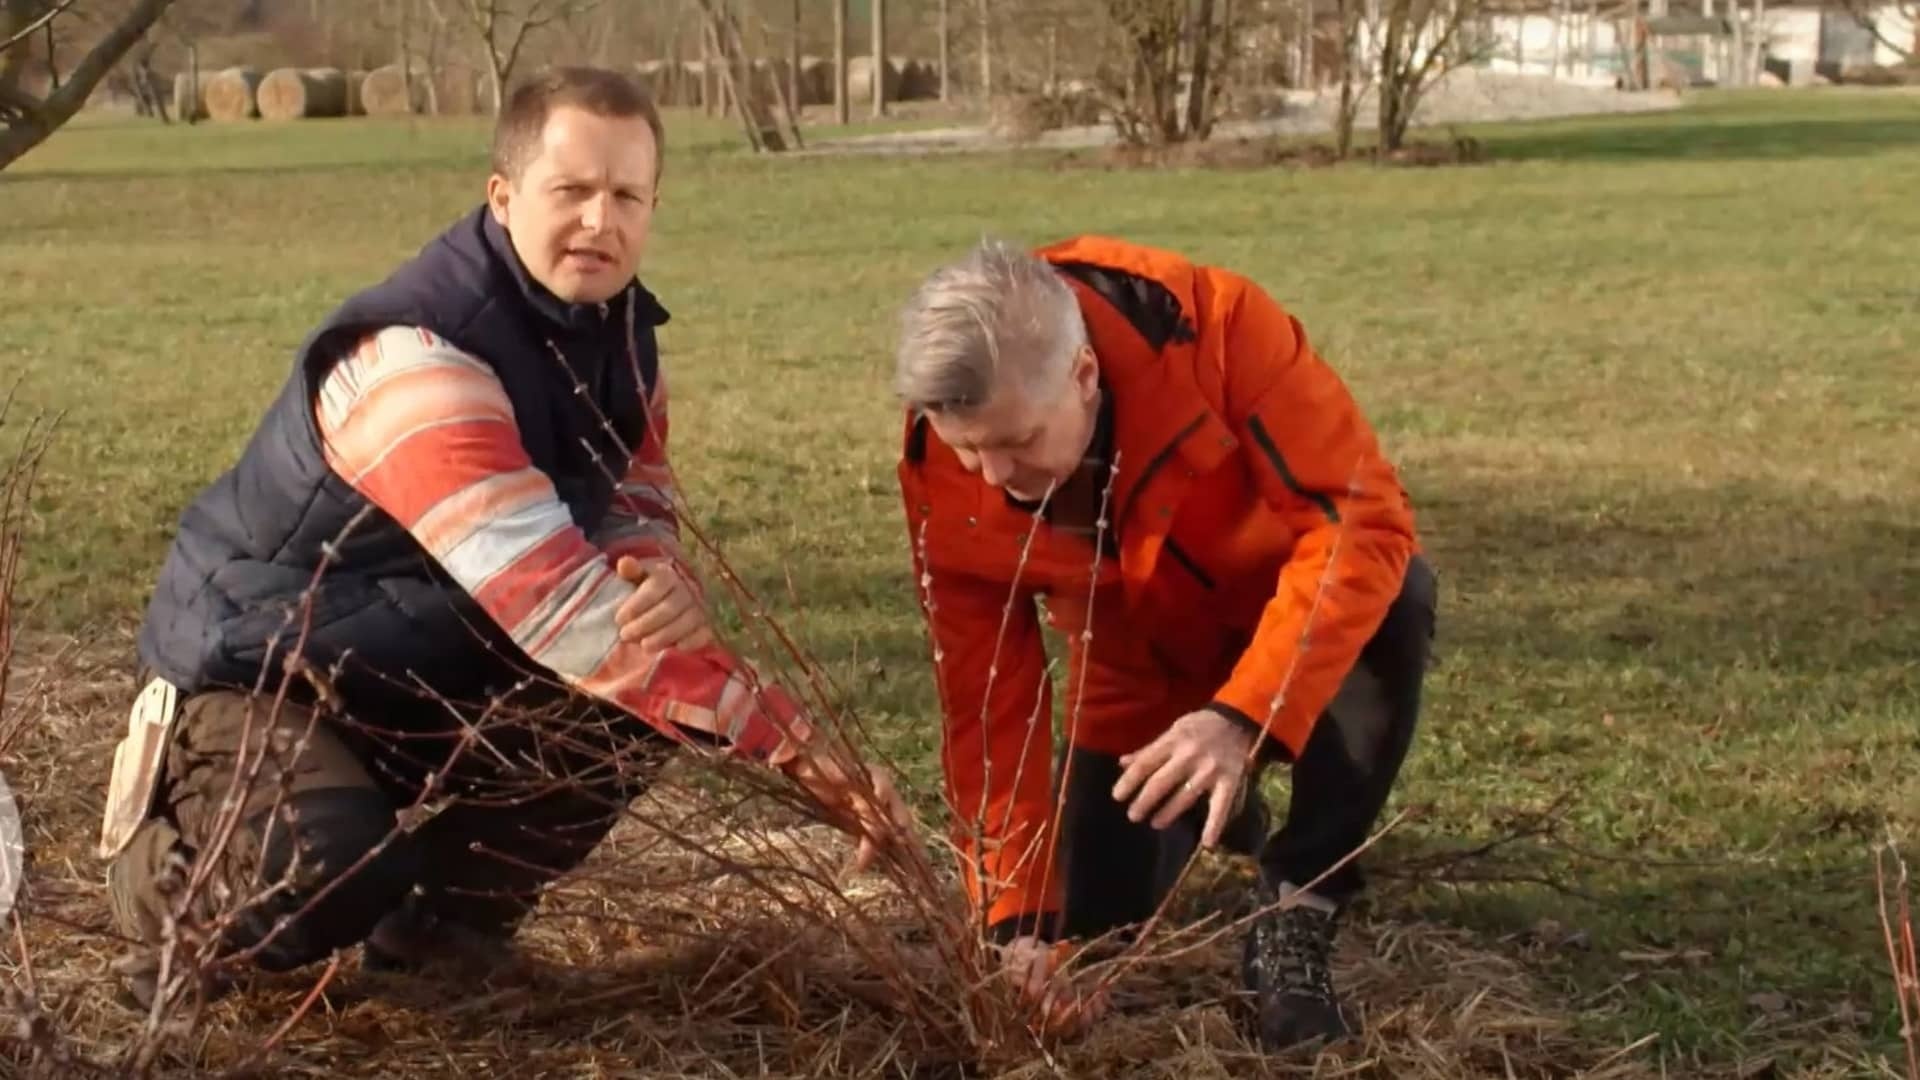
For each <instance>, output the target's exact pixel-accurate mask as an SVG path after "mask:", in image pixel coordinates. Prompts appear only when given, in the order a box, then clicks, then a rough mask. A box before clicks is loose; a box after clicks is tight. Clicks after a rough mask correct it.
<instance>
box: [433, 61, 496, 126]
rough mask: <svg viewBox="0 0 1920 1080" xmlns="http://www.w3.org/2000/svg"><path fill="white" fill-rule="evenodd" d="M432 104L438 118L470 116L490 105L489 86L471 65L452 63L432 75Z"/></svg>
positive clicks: (491, 94)
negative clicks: (439, 116)
mask: <svg viewBox="0 0 1920 1080" xmlns="http://www.w3.org/2000/svg"><path fill="white" fill-rule="evenodd" d="M432 83H433V104H434V106H435V111H436V112H438V114H439V115H441V116H473V115H474V114H476V113H482V112H489V111H491V110H492V106H493V86H492V83H491V81H490V80H489V78H488V77H487V75H486V74H485V73H484V72H482V71H481V70H480V69H479V68H477V67H474V66H473V65H471V64H461V63H452V64H447V65H445V66H443V67H441V68H440V69H439V70H438V71H435V72H434V73H433V79H432Z"/></svg>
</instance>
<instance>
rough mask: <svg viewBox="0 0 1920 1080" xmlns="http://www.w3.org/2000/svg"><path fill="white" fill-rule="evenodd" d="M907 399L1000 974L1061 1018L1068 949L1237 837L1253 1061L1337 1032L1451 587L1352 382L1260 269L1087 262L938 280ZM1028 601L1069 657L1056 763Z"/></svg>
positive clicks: (911, 503)
mask: <svg viewBox="0 0 1920 1080" xmlns="http://www.w3.org/2000/svg"><path fill="white" fill-rule="evenodd" d="M895 388H896V391H897V393H898V394H899V396H900V398H901V399H902V401H903V402H904V403H905V405H906V406H907V420H906V433H905V447H904V453H903V455H902V460H901V462H900V468H899V478H900V482H901V487H902V495H903V497H904V500H905V504H906V506H905V509H906V517H907V527H908V533H909V540H910V543H911V545H912V550H913V562H914V567H915V572H916V578H917V581H918V587H919V590H920V600H921V605H922V609H923V611H924V613H925V615H926V617H927V620H928V628H929V633H930V636H931V639H932V641H931V646H932V653H933V661H934V667H935V675H936V679H937V683H938V688H939V695H940V702H941V708H942V712H943V716H944V722H943V728H942V730H943V739H942V759H943V766H944V769H945V775H946V781H947V790H946V795H947V798H948V799H949V801H950V806H951V809H952V812H953V816H954V833H955V838H956V840H957V842H958V844H959V846H960V849H961V851H962V852H963V854H964V857H965V863H966V871H967V872H966V874H965V879H966V883H967V886H968V888H969V890H970V893H971V895H972V897H973V899H974V901H975V902H976V903H977V904H978V905H980V906H981V907H983V908H984V909H985V915H986V919H987V922H988V924H989V926H990V927H991V928H992V932H993V933H994V935H995V936H996V937H997V939H998V940H999V941H1000V942H1001V943H1002V944H1004V945H1005V946H1006V950H1005V956H1006V958H1007V963H1008V965H1009V974H1010V975H1011V976H1012V977H1014V978H1016V979H1018V980H1019V981H1020V982H1021V983H1022V984H1023V985H1024V986H1025V987H1026V988H1027V989H1028V990H1029V992H1031V993H1033V994H1034V995H1035V996H1036V997H1039V996H1041V995H1043V994H1050V993H1053V990H1052V989H1051V988H1050V986H1049V970H1048V960H1047V957H1048V956H1049V955H1050V954H1051V953H1052V951H1053V949H1052V948H1051V946H1052V944H1053V943H1057V942H1061V941H1069V940H1085V939H1090V938H1095V937H1099V936H1102V935H1106V934H1109V933H1113V934H1114V935H1115V936H1116V937H1124V936H1125V935H1126V934H1127V933H1128V932H1129V930H1132V929H1137V927H1138V926H1139V924H1140V923H1141V922H1142V921H1144V920H1145V919H1147V918H1148V917H1149V916H1151V915H1152V914H1153V913H1154V911H1155V910H1156V909H1157V908H1158V907H1159V906H1160V905H1161V903H1162V902H1163V901H1164V900H1165V899H1166V897H1167V894H1168V892H1169V891H1170V889H1171V887H1172V885H1173V884H1174V882H1175V880H1176V879H1177V877H1178V875H1179V874H1180V871H1181V868H1182V867H1183V865H1184V864H1185V863H1186V862H1187V861H1188V860H1189V859H1190V858H1191V857H1192V856H1193V854H1194V853H1195V850H1196V848H1197V847H1199V846H1201V845H1205V846H1207V847H1210V848H1211V847H1215V846H1218V845H1220V844H1222V842H1223V841H1224V843H1225V845H1226V846H1227V847H1228V848H1229V849H1230V850H1234V851H1237V852H1240V853H1243V854H1247V855H1257V857H1258V860H1259V866H1260V874H1259V878H1258V884H1257V885H1256V895H1255V899H1256V900H1257V901H1258V902H1259V904H1260V907H1261V909H1262V910H1263V911H1264V912H1265V913H1264V914H1263V915H1261V916H1260V917H1259V918H1257V919H1255V920H1254V921H1253V924H1252V930H1251V931H1250V933H1249V934H1248V936H1247V939H1246V942H1245V947H1244V953H1243V958H1244V962H1243V965H1242V975H1243V978H1244V979H1245V981H1246V983H1247V986H1248V989H1249V990H1250V991H1252V992H1253V994H1254V996H1255V999H1256V1001H1257V1006H1258V1013H1259V1028H1260V1033H1261V1037H1262V1040H1263V1041H1264V1042H1265V1043H1266V1044H1267V1045H1268V1046H1271V1047H1275V1048H1278V1047H1283V1046H1289V1045H1293V1044H1297V1043H1302V1042H1306V1041H1308V1040H1312V1039H1316V1038H1332V1037H1337V1036H1340V1035H1342V1034H1345V1033H1347V1032H1348V1031H1349V1030H1350V1027H1349V1024H1348V1022H1347V1020H1346V1018H1345V1017H1344V1016H1343V1015H1342V1011H1341V1009H1340V1004H1339V1000H1338V997H1337V996H1336V993H1335V990H1334V987H1333V984H1332V978H1331V975H1330V973H1329V966H1328V961H1329V954H1330V951H1331V948H1332V942H1333V937H1334V932H1335V927H1336V923H1337V920H1338V916H1339V913H1340V911H1341V910H1342V908H1343V906H1344V904H1345V901H1346V900H1348V899H1349V898H1350V897H1351V896H1352V895H1353V894H1354V893H1355V891H1356V890H1357V889H1358V888H1359V886H1360V883H1361V882H1360V873H1359V871H1358V870H1357V869H1356V867H1355V866H1354V865H1353V863H1352V862H1351V861H1346V862H1343V860H1345V859H1347V857H1348V856H1349V855H1350V854H1351V853H1352V852H1353V851H1354V850H1355V849H1356V848H1357V847H1358V846H1359V845H1360V844H1361V843H1362V842H1363V841H1364V840H1365V839H1366V838H1367V836H1368V834H1369V832H1370V831H1371V829H1372V828H1373V827H1374V825H1375V823H1376V822H1377V820H1378V818H1379V816H1380V813H1381V810H1382V808H1383V806H1384V805H1385V803H1386V799H1387V796H1388V793H1389V790H1390V788H1391V787H1392V785H1393V783H1394V779H1395V777H1396V775H1397V774H1398V772H1399V769H1400V766H1401V762H1402V760H1403V758H1404V757H1405V754H1406V751H1407V747H1408V744H1409V742H1410V741H1411V739H1412V736H1413V730H1414V726H1415V721H1416V718H1417V716H1418V713H1419V707H1420V691H1421V683H1422V680H1423V678H1424V674H1425V670H1426V666H1427V659H1428V652H1429V646H1430V642H1431V638H1432V634H1433V626H1434V617H1435V616H1434V612H1435V604H1436V585H1435V578H1434V574H1433V571H1432V570H1431V569H1430V568H1429V567H1428V565H1427V564H1426V562H1425V560H1424V559H1423V558H1422V556H1421V555H1420V554H1419V543H1418V540H1417V537H1416V535H1415V531H1414V525H1413V516H1412V511H1411V509H1410V506H1409V502H1408V498H1407V496H1406V493H1405V492H1404V491H1403V490H1402V488H1401V485H1400V482H1399V479H1398V477H1397V475H1396V472H1395V470H1394V468H1393V466H1392V465H1391V464H1390V463H1389V462H1388V461H1387V460H1386V459H1385V458H1384V457H1383V456H1382V454H1381V451H1380V448H1379V446H1378V444H1377V442H1376V440H1375V437H1374V434H1373V431H1372V430H1371V428H1370V427H1369V425H1368V424H1367V422H1366V420H1365V419H1364V418H1363V417H1362V415H1361V412H1360V410H1359V408H1358V407H1357V406H1356V405H1355V403H1354V401H1353V400H1352V398H1351V397H1350V396H1349V395H1348V392H1347V390H1346V388H1345V387H1344V386H1343V385H1342V383H1341V381H1340V380H1339V378H1338V377H1337V376H1336V375H1335V374H1334V373H1333V371H1332V370H1330V369H1329V368H1328V366H1327V365H1326V364H1325V363H1324V362H1323V361H1322V360H1321V359H1320V357H1318V356H1317V355H1316V354H1315V353H1314V351H1313V349H1312V348H1311V347H1310V346H1309V345H1308V344H1307V341H1306V338H1305V335H1304V333H1303V331H1302V329H1301V327H1300V324H1299V323H1298V322H1296V321H1295V320H1294V319H1293V318H1292V317H1291V316H1289V315H1288V314H1287V313H1286V312H1285V311H1284V310H1283V309H1282V308H1281V307H1280V306H1279V305H1278V304H1276V303H1275V302H1274V301H1273V300H1272V299H1271V298H1269V297H1268V295H1267V294H1266V293H1265V292H1263V291H1262V290H1261V289H1260V288H1259V287H1258V286H1257V285H1255V284H1254V283H1252V282H1251V281H1249V280H1248V279H1246V278H1245V277H1242V276H1240V275H1237V274H1234V273H1232V272H1229V271H1227V270H1223V269H1219V268H1216V267H1210V266H1200V265H1196V264H1194V263H1192V262H1190V261H1188V260H1187V259H1185V258H1182V257H1181V256H1179V255H1177V254H1174V253H1171V252H1167V251H1162V250H1157V249H1153V248H1149V247H1144V246H1140V245H1136V244H1131V243H1126V242H1122V241H1118V240H1113V239H1107V238H1101V237H1078V238H1074V239H1071V240H1067V241H1064V242H1061V243H1057V244H1054V245H1052V246H1049V247H1045V248H1042V249H1040V250H1039V251H1037V252H1027V251H1022V250H1018V249H1015V248H1010V247H1007V246H1005V245H1003V244H1000V243H997V242H985V243H982V244H981V245H980V246H978V247H977V248H975V249H974V250H973V251H972V252H970V253H969V254H968V255H967V256H966V257H965V258H963V259H960V260H959V261H957V262H955V263H953V264H951V265H948V266H946V267H943V268H942V269H940V270H938V271H936V272H935V273H933V274H932V275H931V276H930V277H929V278H928V279H927V280H926V281H925V282H924V283H923V284H922V286H921V287H920V289H919V290H918V292H917V293H916V294H915V296H914V298H913V300H912V302H911V303H909V304H908V305H907V307H906V309H905V311H904V313H903V315H902V323H901V337H900V345H899V352H898V356H897V370H896V387H895ZM1037 601H1038V602H1040V603H1043V605H1044V608H1045V616H1046V619H1047V621H1048V622H1049V623H1051V624H1052V625H1053V626H1054V627H1055V628H1056V629H1057V630H1059V631H1060V632H1061V633H1062V635H1063V636H1064V638H1065V640H1066V642H1067V644H1068V652H1069V657H1068V670H1067V672H1066V678H1065V681H1064V683H1063V684H1062V686H1061V688H1060V689H1061V696H1062V697H1064V698H1065V699H1066V700H1065V701H1064V702H1063V708H1062V709H1061V716H1060V721H1061V727H1062V729H1063V730H1062V734H1063V736H1064V739H1065V744H1066V750H1065V753H1064V754H1063V755H1062V756H1061V758H1060V760H1059V761H1054V760H1053V757H1054V755H1053V744H1052V736H1053V719H1054V709H1053V706H1052V700H1051V699H1052V693H1053V690H1052V687H1051V684H1050V678H1049V672H1048V662H1047V656H1046V652H1045V648H1044V645H1043V640H1042V631H1041V617H1040V614H1039V613H1038V612H1037V611H1036V607H1037V604H1036V602H1037ZM1272 762H1281V763H1285V764H1287V765H1289V766H1290V767H1291V769H1292V792H1291V798H1290V804H1289V807H1288V814H1287V818H1286V821H1285V822H1284V824H1283V825H1282V827H1281V828H1280V829H1279V830H1278V831H1277V832H1274V833H1273V834H1272V835H1271V836H1269V835H1267V815H1266V812H1265V807H1264V805H1263V804H1262V802H1261V800H1260V798H1259V796H1258V793H1257V782H1258V776H1259V771H1260V769H1261V767H1263V766H1264V765H1266V764H1269V763H1272ZM1249 792H1252V794H1251V796H1250V795H1249ZM1283 899H1284V900H1286V901H1287V902H1286V903H1282V902H1281V901H1282V900H1283Z"/></svg>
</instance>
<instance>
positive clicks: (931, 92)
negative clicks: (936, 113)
mask: <svg viewBox="0 0 1920 1080" xmlns="http://www.w3.org/2000/svg"><path fill="white" fill-rule="evenodd" d="M939 96H940V69H939V68H938V67H937V66H935V65H934V64H933V63H932V62H930V61H927V60H921V59H917V58H910V59H908V60H907V61H906V62H905V63H903V64H901V66H900V98H899V100H901V101H931V100H932V99H934V98H937V97H939Z"/></svg>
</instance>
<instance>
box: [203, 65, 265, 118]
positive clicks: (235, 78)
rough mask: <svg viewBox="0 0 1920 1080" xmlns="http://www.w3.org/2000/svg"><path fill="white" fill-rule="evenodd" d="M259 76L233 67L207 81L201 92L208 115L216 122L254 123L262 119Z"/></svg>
mask: <svg viewBox="0 0 1920 1080" xmlns="http://www.w3.org/2000/svg"><path fill="white" fill-rule="evenodd" d="M259 89H260V73H259V72H258V71H255V70H254V69H253V68H250V67H230V68H227V69H226V70H225V71H221V72H219V73H218V74H216V75H214V76H213V77H212V78H211V79H208V80H207V83H206V86H205V87H204V88H203V89H202V91H201V99H202V100H203V101H204V102H205V105H206V112H207V115H208V116H209V117H211V118H212V119H214V120H221V121H235V120H251V119H253V118H254V117H256V116H259V115H260V104H259V101H258V98H257V97H256V95H257V94H258V92H259Z"/></svg>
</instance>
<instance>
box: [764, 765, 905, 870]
mask: <svg viewBox="0 0 1920 1080" xmlns="http://www.w3.org/2000/svg"><path fill="white" fill-rule="evenodd" d="M776 763H777V764H779V766H780V767H781V768H783V769H785V770H786V771H787V775H789V776H791V777H793V778H794V779H795V780H796V781H798V782H799V783H800V786H802V787H804V788H806V789H807V791H808V792H810V793H812V795H813V797H814V798H815V799H816V800H818V801H819V802H820V804H821V806H823V807H825V808H826V811H827V817H828V819H829V820H831V821H832V822H833V823H834V824H836V825H838V826H839V827H840V828H841V829H844V830H845V831H847V832H849V833H852V834H854V835H856V836H858V837H859V838H860V847H859V849H858V850H857V851H855V852H854V856H853V862H852V863H850V864H849V865H848V867H847V872H848V873H849V874H858V873H861V872H863V871H865V870H866V869H867V868H868V867H869V866H871V865H873V860H874V858H875V857H877V856H878V855H879V854H880V850H881V849H882V848H885V847H889V846H891V845H892V844H894V843H895V842H897V841H898V840H899V839H900V838H901V837H903V836H910V835H912V833H913V815H912V814H911V813H909V812H908V811H907V801H906V800H905V799H903V798H901V797H900V791H899V789H898V788H896V787H895V786H894V783H893V775H892V774H891V773H889V772H887V770H885V769H883V768H880V767H879V766H877V765H869V766H867V768H866V773H867V776H868V777H870V778H871V780H872V784H871V786H870V787H867V789H866V790H862V788H863V786H864V785H862V784H861V781H860V777H859V775H858V773H857V772H850V771H849V770H848V769H846V768H845V767H844V766H842V765H841V764H840V762H838V761H836V760H834V759H833V757H832V756H831V755H830V753H829V752H828V751H827V750H826V749H825V748H824V747H815V748H803V749H801V750H800V751H799V752H798V753H797V754H795V755H794V756H793V757H791V758H788V759H785V760H780V759H779V758H777V757H776Z"/></svg>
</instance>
